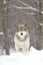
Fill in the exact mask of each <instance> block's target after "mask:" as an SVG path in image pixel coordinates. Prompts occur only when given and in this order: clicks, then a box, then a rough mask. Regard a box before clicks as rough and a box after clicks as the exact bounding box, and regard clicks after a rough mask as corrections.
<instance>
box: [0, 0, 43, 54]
mask: <svg viewBox="0 0 43 65" xmlns="http://www.w3.org/2000/svg"><path fill="white" fill-rule="evenodd" d="M18 24H28V30H29V34H30V46H33V47H34V48H36V49H38V50H41V49H43V0H0V54H3V50H4V49H5V50H6V54H9V49H10V48H14V41H13V38H14V33H15V30H16V27H15V25H18Z"/></svg>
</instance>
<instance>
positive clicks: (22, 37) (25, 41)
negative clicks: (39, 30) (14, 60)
mask: <svg viewBox="0 0 43 65" xmlns="http://www.w3.org/2000/svg"><path fill="white" fill-rule="evenodd" d="M14 43H15V50H16V51H17V52H19V51H20V52H23V53H25V52H26V51H28V50H29V47H30V36H29V32H28V29H27V24H26V25H24V24H20V25H17V26H16V32H15V35H14Z"/></svg>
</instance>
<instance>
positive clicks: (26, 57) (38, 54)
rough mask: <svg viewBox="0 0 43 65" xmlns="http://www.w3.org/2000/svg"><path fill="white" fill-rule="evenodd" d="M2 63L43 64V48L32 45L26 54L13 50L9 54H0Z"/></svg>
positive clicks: (5, 64) (20, 64)
mask: <svg viewBox="0 0 43 65" xmlns="http://www.w3.org/2000/svg"><path fill="white" fill-rule="evenodd" d="M0 65H43V50H41V51H38V50H36V49H35V48H33V47H31V48H30V51H29V52H26V53H25V54H23V53H20V52H12V53H11V54H10V55H9V56H8V55H7V56H6V55H3V56H2V55H1V56H0Z"/></svg>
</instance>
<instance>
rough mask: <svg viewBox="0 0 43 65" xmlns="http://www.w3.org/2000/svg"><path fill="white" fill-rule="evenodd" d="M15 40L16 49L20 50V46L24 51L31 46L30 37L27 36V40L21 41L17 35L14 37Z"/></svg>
mask: <svg viewBox="0 0 43 65" xmlns="http://www.w3.org/2000/svg"><path fill="white" fill-rule="evenodd" d="M14 42H15V49H16V51H19V49H20V48H22V52H25V51H28V49H29V47H30V42H29V37H27V38H26V39H25V40H23V41H20V40H18V39H17V37H16V36H15V37H14Z"/></svg>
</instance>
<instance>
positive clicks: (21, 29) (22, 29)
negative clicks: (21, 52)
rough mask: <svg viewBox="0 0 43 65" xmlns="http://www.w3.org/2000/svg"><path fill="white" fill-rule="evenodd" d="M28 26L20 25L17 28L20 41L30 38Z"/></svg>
mask: <svg viewBox="0 0 43 65" xmlns="http://www.w3.org/2000/svg"><path fill="white" fill-rule="evenodd" d="M26 26H27V24H26V25H23V24H20V25H18V26H16V27H17V29H16V36H17V37H18V39H20V40H25V38H26V37H27V36H28V30H27V27H26Z"/></svg>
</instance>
